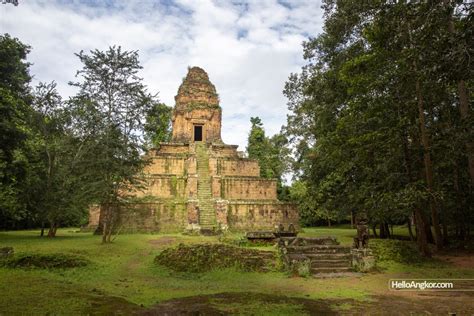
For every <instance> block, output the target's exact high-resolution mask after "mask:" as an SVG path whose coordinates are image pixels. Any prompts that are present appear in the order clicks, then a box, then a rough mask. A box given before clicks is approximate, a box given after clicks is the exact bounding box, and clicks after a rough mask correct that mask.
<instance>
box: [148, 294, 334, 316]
mask: <svg viewBox="0 0 474 316" xmlns="http://www.w3.org/2000/svg"><path fill="white" fill-rule="evenodd" d="M262 306H266V308H267V311H271V310H272V306H273V307H275V309H274V310H273V312H280V314H281V312H282V311H283V309H284V308H285V307H287V308H290V309H292V310H293V311H294V313H297V314H301V313H303V314H304V313H309V314H311V315H336V314H337V312H336V311H335V310H333V309H332V308H331V307H330V306H329V304H328V303H327V302H325V301H322V300H311V299H305V298H296V297H287V296H280V295H270V294H262V293H220V294H213V295H198V296H191V297H185V298H179V299H173V300H169V301H166V302H163V303H160V304H158V305H155V306H153V307H152V308H150V309H149V310H147V311H144V312H143V313H142V314H141V315H212V316H214V315H231V314H244V315H256V313H258V312H262V309H261V308H262ZM253 308H255V309H253Z"/></svg>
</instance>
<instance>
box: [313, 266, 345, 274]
mask: <svg viewBox="0 0 474 316" xmlns="http://www.w3.org/2000/svg"><path fill="white" fill-rule="evenodd" d="M351 271H352V268H349V267H334V268H311V274H328V273H342V272H351Z"/></svg>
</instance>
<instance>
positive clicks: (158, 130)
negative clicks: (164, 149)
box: [145, 102, 173, 147]
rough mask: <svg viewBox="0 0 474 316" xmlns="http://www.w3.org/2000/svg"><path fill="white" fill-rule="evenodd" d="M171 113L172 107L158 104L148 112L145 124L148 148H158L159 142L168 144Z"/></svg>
mask: <svg viewBox="0 0 474 316" xmlns="http://www.w3.org/2000/svg"><path fill="white" fill-rule="evenodd" d="M172 113H173V108H172V107H169V106H167V105H166V104H164V103H158V102H157V103H155V104H153V106H152V107H151V108H150V109H149V110H148V112H147V114H146V123H145V139H146V141H147V144H148V146H149V147H150V146H153V147H159V145H160V143H161V142H168V141H169V140H170V139H171V116H172Z"/></svg>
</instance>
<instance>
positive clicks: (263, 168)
mask: <svg viewBox="0 0 474 316" xmlns="http://www.w3.org/2000/svg"><path fill="white" fill-rule="evenodd" d="M250 123H251V124H252V125H251V128H250V133H249V137H248V142H247V154H248V157H249V158H251V159H255V160H258V163H259V166H260V176H261V177H263V178H273V179H277V192H278V198H279V199H282V200H287V199H288V198H289V197H288V192H287V191H288V188H287V187H286V186H285V185H284V183H283V176H284V174H285V173H286V172H287V171H288V170H289V160H290V159H289V155H290V150H289V148H288V140H287V138H286V136H285V135H284V134H283V133H278V134H275V135H273V136H272V137H267V136H266V135H265V129H264V127H263V123H262V120H261V119H260V118H259V117H251V118H250Z"/></svg>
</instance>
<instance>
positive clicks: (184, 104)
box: [171, 67, 222, 143]
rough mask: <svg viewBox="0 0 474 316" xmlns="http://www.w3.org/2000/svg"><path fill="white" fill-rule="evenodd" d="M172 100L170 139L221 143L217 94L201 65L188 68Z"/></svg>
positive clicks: (219, 108) (220, 112)
mask: <svg viewBox="0 0 474 316" xmlns="http://www.w3.org/2000/svg"><path fill="white" fill-rule="evenodd" d="M175 101H176V106H175V108H174V111H173V136H172V139H171V141H173V142H180V143H190V142H200V141H202V142H205V143H222V139H221V117H222V115H221V114H222V109H221V107H220V106H219V97H218V95H217V92H216V88H215V87H214V85H213V84H212V83H211V82H210V81H209V77H208V75H207V73H206V72H205V71H204V70H203V69H201V68H199V67H193V68H190V69H189V72H188V74H187V76H186V77H185V78H184V80H183V83H181V86H180V87H179V89H178V94H177V95H176V97H175Z"/></svg>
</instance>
